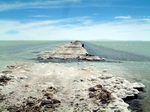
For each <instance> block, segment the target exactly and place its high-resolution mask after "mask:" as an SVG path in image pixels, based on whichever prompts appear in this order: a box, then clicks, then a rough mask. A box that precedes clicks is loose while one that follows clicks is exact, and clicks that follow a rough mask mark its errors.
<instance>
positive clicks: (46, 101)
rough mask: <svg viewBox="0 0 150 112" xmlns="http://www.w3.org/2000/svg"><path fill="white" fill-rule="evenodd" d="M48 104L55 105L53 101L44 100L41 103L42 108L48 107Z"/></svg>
mask: <svg viewBox="0 0 150 112" xmlns="http://www.w3.org/2000/svg"><path fill="white" fill-rule="evenodd" d="M48 104H53V101H52V100H42V101H41V106H44V105H48Z"/></svg>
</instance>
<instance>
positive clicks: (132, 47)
mask: <svg viewBox="0 0 150 112" xmlns="http://www.w3.org/2000/svg"><path fill="white" fill-rule="evenodd" d="M90 43H92V44H93V45H96V46H97V47H98V46H101V47H104V48H108V49H109V48H110V49H112V50H115V52H116V51H118V52H120V51H121V52H126V53H129V55H127V56H129V58H130V55H131V57H132V55H133V54H134V55H133V56H137V55H138V56H139V57H141V58H145V57H146V59H147V60H145V59H143V60H142V59H140V61H138V60H136V61H135V60H134V61H132V60H130V61H125V60H121V62H122V63H102V64H100V63H95V65H96V67H97V68H98V69H99V70H101V69H107V70H108V71H109V72H110V73H113V74H114V75H116V76H122V77H125V78H126V79H128V80H130V81H131V82H135V81H138V82H142V83H143V84H144V85H146V92H145V93H144V95H145V96H146V97H145V99H144V100H143V101H141V103H142V107H143V111H144V112H150V86H149V85H150V60H149V57H150V42H143V41H141V42H139V41H135V42H133V41H130V42H129V41H128V42H119V41H117V42H112V41H107V42H90ZM113 55H115V54H113Z"/></svg>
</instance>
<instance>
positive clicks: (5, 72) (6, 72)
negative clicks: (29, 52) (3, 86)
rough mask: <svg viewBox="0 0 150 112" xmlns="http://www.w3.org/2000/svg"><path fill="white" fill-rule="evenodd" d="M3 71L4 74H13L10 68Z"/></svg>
mask: <svg viewBox="0 0 150 112" xmlns="http://www.w3.org/2000/svg"><path fill="white" fill-rule="evenodd" d="M2 73H4V74H11V73H12V71H10V70H5V71H2Z"/></svg>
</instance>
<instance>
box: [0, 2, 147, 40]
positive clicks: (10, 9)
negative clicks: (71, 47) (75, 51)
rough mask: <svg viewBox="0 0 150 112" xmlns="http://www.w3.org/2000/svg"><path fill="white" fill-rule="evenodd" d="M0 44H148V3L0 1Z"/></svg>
mask: <svg viewBox="0 0 150 112" xmlns="http://www.w3.org/2000/svg"><path fill="white" fill-rule="evenodd" d="M0 40H145V41H146V40H150V0H0Z"/></svg>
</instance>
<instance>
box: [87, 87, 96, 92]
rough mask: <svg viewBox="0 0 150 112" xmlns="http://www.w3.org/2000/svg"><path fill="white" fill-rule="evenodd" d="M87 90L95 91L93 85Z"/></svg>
mask: <svg viewBox="0 0 150 112" xmlns="http://www.w3.org/2000/svg"><path fill="white" fill-rule="evenodd" d="M88 90H89V91H92V92H95V91H97V90H96V89H95V88H94V87H90V88H89V89H88Z"/></svg>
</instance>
